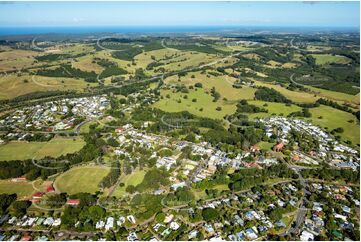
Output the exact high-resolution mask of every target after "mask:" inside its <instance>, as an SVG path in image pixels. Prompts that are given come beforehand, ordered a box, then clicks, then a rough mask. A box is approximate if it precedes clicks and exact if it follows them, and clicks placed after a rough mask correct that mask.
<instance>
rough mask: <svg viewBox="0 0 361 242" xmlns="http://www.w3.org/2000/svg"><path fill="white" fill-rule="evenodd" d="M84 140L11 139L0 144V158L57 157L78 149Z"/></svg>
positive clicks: (83, 143)
mask: <svg viewBox="0 0 361 242" xmlns="http://www.w3.org/2000/svg"><path fill="white" fill-rule="evenodd" d="M84 145H85V142H84V141H83V140H82V139H80V138H77V139H75V140H73V139H69V138H54V139H52V140H50V141H48V142H25V141H11V142H9V143H8V144H6V145H1V146H0V161H1V160H26V159H33V158H35V159H41V158H44V157H46V156H50V157H59V156H61V155H65V154H69V153H74V152H76V151H78V150H80V149H81V148H82V147H83V146H84Z"/></svg>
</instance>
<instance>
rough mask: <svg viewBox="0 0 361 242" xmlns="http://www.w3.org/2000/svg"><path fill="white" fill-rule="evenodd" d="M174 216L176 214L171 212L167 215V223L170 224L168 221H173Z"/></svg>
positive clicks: (165, 221)
mask: <svg viewBox="0 0 361 242" xmlns="http://www.w3.org/2000/svg"><path fill="white" fill-rule="evenodd" d="M173 218H174V215H173V214H169V215H167V216H166V217H165V219H164V221H163V222H164V223H166V224H168V223H170V222H172V220H173Z"/></svg>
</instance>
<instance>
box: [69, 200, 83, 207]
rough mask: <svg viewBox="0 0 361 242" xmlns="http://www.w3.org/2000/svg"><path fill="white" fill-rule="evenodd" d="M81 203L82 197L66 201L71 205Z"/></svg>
mask: <svg viewBox="0 0 361 242" xmlns="http://www.w3.org/2000/svg"><path fill="white" fill-rule="evenodd" d="M79 203H80V199H68V201H66V204H67V205H71V206H77V205H79Z"/></svg>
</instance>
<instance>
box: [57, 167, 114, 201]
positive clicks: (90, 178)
mask: <svg viewBox="0 0 361 242" xmlns="http://www.w3.org/2000/svg"><path fill="white" fill-rule="evenodd" d="M109 171H110V168H108V167H101V166H80V167H74V168H72V169H70V170H69V171H67V172H65V173H63V174H61V175H60V176H58V177H57V178H56V180H55V183H54V186H55V188H56V189H57V191H60V192H66V193H68V194H74V193H78V192H89V193H94V192H96V191H99V187H98V185H99V182H100V181H101V180H102V179H103V177H105V176H106V175H107V174H108V173H109Z"/></svg>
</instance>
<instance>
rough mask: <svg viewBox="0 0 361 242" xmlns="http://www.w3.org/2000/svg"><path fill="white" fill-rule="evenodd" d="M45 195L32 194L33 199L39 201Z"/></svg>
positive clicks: (39, 193) (40, 193) (41, 193)
mask: <svg viewBox="0 0 361 242" xmlns="http://www.w3.org/2000/svg"><path fill="white" fill-rule="evenodd" d="M44 195H45V193H43V192H36V193H34V194H33V199H35V200H36V199H40V198H42V197H43V196H44Z"/></svg>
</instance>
